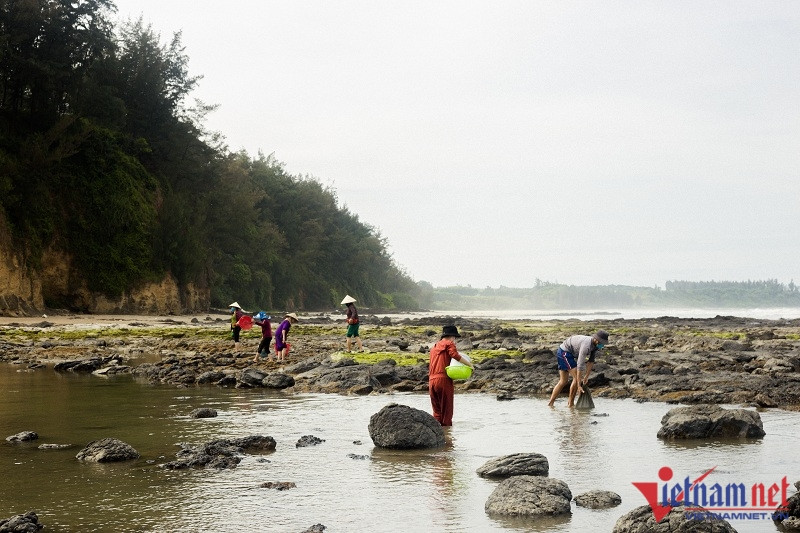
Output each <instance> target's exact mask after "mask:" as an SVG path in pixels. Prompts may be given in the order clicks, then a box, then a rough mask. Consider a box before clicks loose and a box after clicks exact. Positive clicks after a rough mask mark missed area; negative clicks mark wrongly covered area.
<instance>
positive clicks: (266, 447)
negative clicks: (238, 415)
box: [228, 435, 277, 452]
mask: <svg viewBox="0 0 800 533" xmlns="http://www.w3.org/2000/svg"><path fill="white" fill-rule="evenodd" d="M228 442H230V443H231V444H232V445H233V446H236V447H238V448H241V449H242V450H247V451H259V452H271V451H275V447H276V446H277V443H276V442H275V439H274V438H272V437H268V436H266V435H250V436H248V437H240V438H238V439H228Z"/></svg>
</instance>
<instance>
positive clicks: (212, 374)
mask: <svg viewBox="0 0 800 533" xmlns="http://www.w3.org/2000/svg"><path fill="white" fill-rule="evenodd" d="M224 377H225V373H224V372H219V371H214V370H209V371H208V372H203V373H202V374H200V375H199V376H197V383H198V384H200V385H203V384H205V383H215V382H218V381H219V380H221V379H223V378H224ZM234 383H235V380H234Z"/></svg>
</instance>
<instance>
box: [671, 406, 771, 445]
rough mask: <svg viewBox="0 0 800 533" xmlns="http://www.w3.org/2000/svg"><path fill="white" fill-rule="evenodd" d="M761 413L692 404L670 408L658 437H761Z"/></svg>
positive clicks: (762, 427)
mask: <svg viewBox="0 0 800 533" xmlns="http://www.w3.org/2000/svg"><path fill="white" fill-rule="evenodd" d="M764 435H765V432H764V426H763V424H762V422H761V416H760V415H759V414H758V413H757V412H756V411H749V410H747V409H723V408H722V407H719V406H718V405H692V406H689V407H676V408H674V409H671V410H670V411H669V412H668V413H667V414H666V415H664V417H663V418H662V419H661V429H659V430H658V435H657V436H658V438H659V439H705V438H760V437H763V436H764Z"/></svg>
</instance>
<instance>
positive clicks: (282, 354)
mask: <svg viewBox="0 0 800 533" xmlns="http://www.w3.org/2000/svg"><path fill="white" fill-rule="evenodd" d="M297 321H298V318H297V315H296V314H294V313H287V314H286V316H285V318H284V319H283V322H281V324H280V326H278V329H276V330H275V353H276V355H277V356H278V362H281V361H284V360H285V359H286V356H287V355H288V354H289V348H291V346H290V345H289V343H288V342H286V339H287V338H288V337H289V330H290V329H291V328H292V324H296V323H297Z"/></svg>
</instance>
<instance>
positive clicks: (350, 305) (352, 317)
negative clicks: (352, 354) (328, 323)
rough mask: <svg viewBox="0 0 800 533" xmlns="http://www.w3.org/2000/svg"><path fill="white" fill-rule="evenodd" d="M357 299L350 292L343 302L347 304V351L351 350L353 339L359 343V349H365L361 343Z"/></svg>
mask: <svg viewBox="0 0 800 533" xmlns="http://www.w3.org/2000/svg"><path fill="white" fill-rule="evenodd" d="M355 301H356V299H355V298H353V297H352V296H350V295H349V294H348V295H347V296H345V297H344V300H342V303H343V304H344V305H346V306H347V334H346V335H345V336H346V337H347V351H348V352H349V351H350V346H351V345H352V342H353V339H355V340H356V343H357V344H358V349H359V350H361V351H362V352H363V351H364V345H363V344H362V343H361V337H359V336H358V309H356V306H355Z"/></svg>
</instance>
